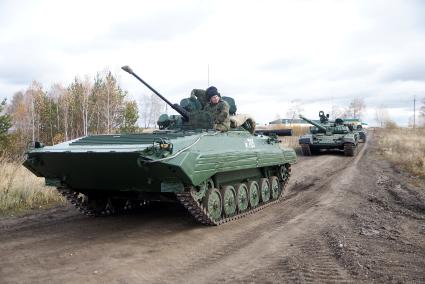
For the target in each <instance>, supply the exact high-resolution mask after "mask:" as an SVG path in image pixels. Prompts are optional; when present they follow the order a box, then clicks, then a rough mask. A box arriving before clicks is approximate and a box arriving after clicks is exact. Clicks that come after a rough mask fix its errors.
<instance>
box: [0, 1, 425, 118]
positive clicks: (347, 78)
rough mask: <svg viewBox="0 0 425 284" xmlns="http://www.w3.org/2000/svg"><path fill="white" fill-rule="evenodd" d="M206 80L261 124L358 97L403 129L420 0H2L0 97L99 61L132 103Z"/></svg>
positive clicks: (95, 67)
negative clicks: (299, 108) (298, 107)
mask: <svg viewBox="0 0 425 284" xmlns="http://www.w3.org/2000/svg"><path fill="white" fill-rule="evenodd" d="M122 65H130V66H131V67H132V68H133V70H134V71H135V72H136V73H138V74H139V76H141V77H142V78H143V79H145V80H146V81H148V82H149V83H150V84H151V85H152V86H154V87H155V88H156V89H157V90H158V91H159V92H160V93H162V94H163V95H165V96H167V97H168V98H169V100H170V101H173V102H178V101H180V99H182V98H184V97H187V96H189V94H190V91H191V90H192V89H193V88H206V87H208V66H209V71H210V72H209V82H210V85H214V86H216V87H217V88H218V89H219V91H220V93H221V94H222V95H227V96H232V97H234V98H235V99H236V102H237V105H238V112H240V113H250V114H252V115H253V116H254V117H255V118H256V119H257V121H258V122H260V123H266V122H268V121H271V120H273V119H275V118H276V117H277V115H279V116H280V117H285V115H286V112H287V110H288V107H289V106H290V104H291V101H294V100H299V102H300V103H302V104H303V107H304V111H303V113H304V114H305V115H307V116H311V117H313V118H316V117H317V113H318V111H319V110H324V111H325V112H330V111H331V108H332V105H335V106H348V104H349V102H350V101H351V100H352V99H353V98H363V99H364V100H365V103H366V106H367V112H366V115H365V120H366V121H367V122H369V123H370V124H374V121H373V120H374V113H375V108H376V107H379V106H381V105H383V106H385V107H387V108H388V109H389V111H390V113H391V116H392V118H393V119H394V120H396V121H397V122H398V123H400V124H401V125H407V121H408V118H409V117H411V116H412V115H413V97H414V96H415V95H416V97H417V98H418V99H422V98H425V1H409V0H400V1H391V0H383V1H374V0H365V1H360V0H354V1H344V0H335V1H313V0H311V1H308V0H304V1H303V0H297V1H282V0H281V1H246V0H245V1H230V0H229V1H123V0H121V1H105V0H102V1H93V0H91V1H79V0H73V1H60V0H56V1H42V0H41V1H40V0H39V1H7V0H0V98H3V97H7V98H11V96H12V95H13V93H15V92H17V91H20V90H25V89H26V88H27V87H28V86H29V85H30V83H31V81H33V80H37V81H39V82H41V83H42V84H43V86H44V88H45V90H48V89H49V88H50V86H51V85H52V84H53V83H62V84H64V85H68V84H69V83H71V82H72V80H73V78H74V77H75V76H79V77H83V76H85V75H88V76H90V77H94V75H95V74H96V73H97V72H101V71H102V70H105V69H109V70H111V71H112V72H113V73H114V74H116V76H117V77H118V78H119V82H120V84H121V86H122V88H123V89H125V90H128V91H129V93H130V94H131V96H132V97H133V98H135V99H136V100H138V98H139V97H140V95H141V94H146V93H149V92H148V90H147V89H146V88H145V87H144V86H143V85H141V84H140V83H138V82H137V81H136V80H135V79H134V78H133V77H131V76H130V75H128V74H127V73H125V72H123V71H121V70H120V67H121V66H122Z"/></svg>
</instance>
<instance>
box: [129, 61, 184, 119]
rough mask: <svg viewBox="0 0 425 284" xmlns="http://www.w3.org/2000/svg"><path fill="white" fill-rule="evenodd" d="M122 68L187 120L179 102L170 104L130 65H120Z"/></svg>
mask: <svg viewBox="0 0 425 284" xmlns="http://www.w3.org/2000/svg"><path fill="white" fill-rule="evenodd" d="M121 69H122V70H124V71H125V72H127V73H129V74H131V75H133V76H134V77H136V79H137V80H139V81H140V82H142V83H143V84H144V85H145V86H146V87H148V88H149V90H151V91H152V92H154V93H155V94H156V95H157V96H158V97H160V98H161V100H163V101H164V102H166V103H167V104H168V105H169V106H170V107H172V108H173V109H174V110H175V111H177V112H178V113H179V114H180V115H181V116H183V119H184V120H186V121H187V120H189V113H188V112H187V111H186V110H185V109H184V108H182V107H181V106H180V105H179V104H172V103H171V102H170V101H168V100H167V99H166V98H165V97H163V96H162V95H161V94H160V93H158V92H157V91H156V90H155V89H154V88H152V87H151V86H150V85H149V84H148V83H146V82H145V81H143V79H142V78H140V77H139V76H137V74H136V73H134V72H133V70H132V69H131V68H130V66H127V65H126V66H123V67H121Z"/></svg>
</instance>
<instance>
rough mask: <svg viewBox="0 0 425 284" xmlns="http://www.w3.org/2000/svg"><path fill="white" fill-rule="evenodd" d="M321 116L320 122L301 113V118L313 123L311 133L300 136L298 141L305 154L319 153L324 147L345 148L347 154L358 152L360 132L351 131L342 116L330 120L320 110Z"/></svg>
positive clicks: (352, 154) (326, 148) (329, 148)
mask: <svg viewBox="0 0 425 284" xmlns="http://www.w3.org/2000/svg"><path fill="white" fill-rule="evenodd" d="M319 116H320V123H318V122H314V121H312V120H309V119H307V118H305V117H304V116H302V115H300V118H301V119H304V120H305V121H307V122H308V123H310V124H312V125H313V126H312V127H310V133H308V134H305V135H303V136H301V137H300V138H299V141H298V142H299V144H300V146H301V150H302V152H303V155H305V156H310V155H312V154H317V153H318V152H320V150H322V149H325V150H332V149H337V150H343V151H344V154H345V155H346V156H354V155H355V154H356V153H357V145H358V140H359V134H358V133H357V132H351V131H350V130H349V128H348V127H347V126H345V125H344V124H343V120H342V119H340V118H337V119H336V120H335V122H330V121H329V120H328V116H325V115H324V113H323V111H320V112H319Z"/></svg>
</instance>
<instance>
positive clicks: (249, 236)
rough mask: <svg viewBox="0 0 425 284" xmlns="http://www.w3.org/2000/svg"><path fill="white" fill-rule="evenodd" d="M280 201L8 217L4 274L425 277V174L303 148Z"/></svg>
mask: <svg viewBox="0 0 425 284" xmlns="http://www.w3.org/2000/svg"><path fill="white" fill-rule="evenodd" d="M292 172H293V175H292V177H291V181H290V184H289V186H288V187H287V189H286V192H285V198H284V199H283V201H282V202H280V203H278V204H277V205H273V206H270V207H267V208H266V209H264V210H262V211H261V212H258V213H256V214H253V215H249V216H248V217H245V218H242V219H239V220H237V221H234V222H230V223H226V224H224V225H221V226H219V227H205V226H202V225H199V224H197V223H195V222H194V221H193V219H192V218H191V217H190V216H189V215H188V214H187V213H186V212H185V210H184V209H183V208H182V207H181V206H179V205H172V204H171V205H170V204H166V205H161V206H153V207H152V208H149V210H148V209H145V210H142V211H140V212H138V213H136V214H132V215H125V216H116V217H109V218H92V217H86V216H81V215H79V214H78V213H77V212H75V211H74V209H73V208H71V207H60V208H55V209H51V210H49V211H44V212H40V213H37V214H32V215H28V216H24V217H20V218H8V219H3V220H0V230H1V231H0V232H1V234H0V255H1V258H0V282H2V283H41V282H51V283H58V282H60V283H75V282H88V283H99V282H107V283H142V282H143V283H145V282H149V283H175V282H180V283H205V282H206V283H216V282H231V283H235V282H236V283H237V282H258V283H265V282H269V283H283V282H291V283H293V282H295V283H305V282H385V283H388V282H410V283H411V282H425V269H424V267H425V190H424V184H423V183H421V182H420V181H417V180H414V179H412V178H410V177H408V175H406V174H405V173H403V172H400V171H397V170H395V169H393V168H392V167H391V166H390V165H389V164H388V163H387V162H385V161H384V160H382V159H381V158H380V157H379V155H378V154H377V146H376V144H375V141H374V139H373V135H372V137H371V139H369V142H368V143H367V144H366V145H363V146H362V148H361V151H360V152H359V154H358V155H357V157H353V158H347V157H344V156H342V155H341V154H338V153H332V154H327V155H323V154H322V155H319V156H314V157H308V158H306V157H300V160H299V162H298V163H297V164H296V165H295V166H294V167H293V171H292Z"/></svg>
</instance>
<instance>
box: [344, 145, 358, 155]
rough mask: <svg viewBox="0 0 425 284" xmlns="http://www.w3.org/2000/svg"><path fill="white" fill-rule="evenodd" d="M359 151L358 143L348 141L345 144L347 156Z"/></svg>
mask: <svg viewBox="0 0 425 284" xmlns="http://www.w3.org/2000/svg"><path fill="white" fill-rule="evenodd" d="M356 153H357V147H356V145H354V144H352V143H346V144H344V155H345V156H351V157H352V156H354V155H355V154H356Z"/></svg>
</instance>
